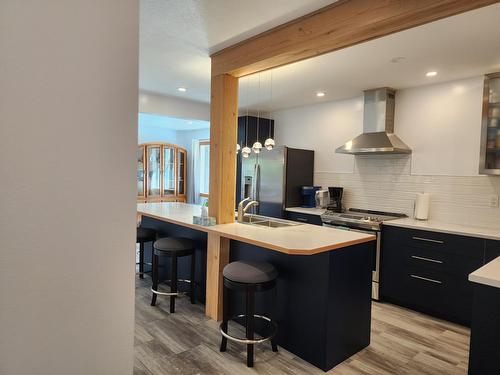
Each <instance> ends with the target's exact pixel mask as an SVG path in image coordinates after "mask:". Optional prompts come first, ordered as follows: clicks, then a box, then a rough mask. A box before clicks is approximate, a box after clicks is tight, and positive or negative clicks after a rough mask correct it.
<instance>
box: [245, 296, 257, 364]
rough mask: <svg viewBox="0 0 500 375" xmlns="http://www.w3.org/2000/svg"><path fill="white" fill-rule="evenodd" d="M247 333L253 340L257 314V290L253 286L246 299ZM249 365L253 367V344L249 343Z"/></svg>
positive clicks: (248, 337)
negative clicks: (255, 315)
mask: <svg viewBox="0 0 500 375" xmlns="http://www.w3.org/2000/svg"><path fill="white" fill-rule="evenodd" d="M246 302H247V303H246V305H247V306H246V307H247V308H246V334H247V339H249V340H253V338H254V330H255V327H254V320H255V318H254V314H255V292H254V290H253V288H248V289H247V301H246ZM247 366H248V367H253V344H247Z"/></svg>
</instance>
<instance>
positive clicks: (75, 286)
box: [0, 0, 138, 375]
mask: <svg viewBox="0 0 500 375" xmlns="http://www.w3.org/2000/svg"><path fill="white" fill-rule="evenodd" d="M0 51H2V52H1V58H0V60H1V62H0V174H1V181H2V184H1V186H2V187H1V193H0V207H1V209H0V301H1V302H0V304H1V307H0V332H1V333H0V373H1V374H6V375H14V374H15V375H23V374H27V375H28V374H29V375H32V374H37V375H44V374H47V375H49V374H50V375H57V374H64V375H66V374H72V375H78V374H86V375H87V374H92V375H100V374H102V375H110V374H117V375H118V374H119V375H123V374H132V368H133V329H134V258H135V257H134V248H135V244H134V243H135V211H136V204H135V202H136V201H135V194H136V191H135V189H136V186H135V183H134V179H135V168H136V167H135V150H136V147H137V103H138V94H137V93H138V87H137V81H138V77H137V75H138V74H137V61H138V3H137V0H101V1H88V0H73V1H70V2H65V1H43V2H42V1H18V0H5V1H1V2H0Z"/></svg>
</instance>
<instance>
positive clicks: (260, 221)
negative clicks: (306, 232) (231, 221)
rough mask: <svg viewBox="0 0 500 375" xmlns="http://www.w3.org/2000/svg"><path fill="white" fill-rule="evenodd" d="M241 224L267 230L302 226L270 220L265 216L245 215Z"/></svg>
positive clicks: (290, 222) (286, 221) (284, 221)
mask: <svg viewBox="0 0 500 375" xmlns="http://www.w3.org/2000/svg"><path fill="white" fill-rule="evenodd" d="M242 223H243V224H250V225H259V226H261V227H268V228H284V227H294V226H297V225H302V224H301V223H294V222H293V221H288V220H282V219H275V218H270V217H267V216H260V215H251V214H245V215H244V216H243V222H242Z"/></svg>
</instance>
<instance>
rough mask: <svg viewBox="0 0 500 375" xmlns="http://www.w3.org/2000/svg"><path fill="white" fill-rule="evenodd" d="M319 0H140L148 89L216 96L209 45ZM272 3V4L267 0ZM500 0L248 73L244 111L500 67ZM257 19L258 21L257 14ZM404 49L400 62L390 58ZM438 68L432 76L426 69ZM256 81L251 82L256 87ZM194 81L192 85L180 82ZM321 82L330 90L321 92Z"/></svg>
mask: <svg viewBox="0 0 500 375" xmlns="http://www.w3.org/2000/svg"><path fill="white" fill-rule="evenodd" d="M331 2H332V1H319V0H318V1H317V0H274V1H273V2H272V6H271V7H269V5H268V4H269V3H271V2H270V1H264V0H253V1H251V2H249V1H242V0H232V1H230V0H228V1H225V0H198V1H196V0H141V36H140V41H141V45H140V48H141V53H140V88H141V89H143V90H148V91H153V92H159V93H163V94H169V95H175V96H178V97H184V98H186V99H191V100H197V101H203V102H208V101H209V92H210V59H209V57H208V55H209V51H214V50H218V49H220V48H223V47H225V46H228V45H231V44H233V43H235V42H237V41H240V40H244V39H246V38H247V37H249V36H251V35H255V34H257V33H259V32H262V31H264V30H266V29H268V28H271V27H273V26H276V25H278V24H281V23H283V22H286V21H288V20H290V19H293V18H296V17H298V16H300V15H302V14H306V13H309V12H311V11H313V10H315V9H318V8H321V7H322V6H324V5H327V4H328V3H331ZM268 7H269V8H268ZM499 19H500V4H495V5H491V6H488V7H485V8H481V9H478V10H475V11H471V12H467V13H464V14H460V15H457V16H454V17H450V18H446V19H444V20H440V21H436V22H433V23H430V24H426V25H423V26H420V27H417V28H413V29H410V30H406V31H403V32H400V33H397V34H393V35H389V36H387V37H384V38H380V39H376V40H373V41H370V42H367V43H363V44H359V45H356V46H353V47H350V48H346V49H343V50H340V51H336V52H333V53H329V54H326V55H323V56H319V57H316V58H312V59H309V60H305V61H301V62H298V63H295V64H290V65H287V66H283V67H280V68H277V69H274V70H273V72H272V75H273V85H272V90H273V92H272V102H271V100H270V96H271V87H270V76H271V72H264V73H262V74H261V90H260V93H259V90H258V81H259V78H258V75H253V76H250V77H247V78H243V79H242V80H241V81H240V111H243V112H245V111H246V107H247V105H249V106H250V108H251V110H252V111H254V110H256V109H260V110H262V111H269V110H270V109H272V110H277V109H282V108H289V107H296V106H301V105H306V104H311V103H316V102H319V101H331V100H338V99H344V98H351V97H355V96H359V95H361V93H362V91H363V90H365V89H369V88H375V87H381V86H391V87H394V88H395V89H403V88H409V87H415V86H420V85H426V84H432V83H438V82H444V81H450V80H455V79H460V78H466V77H471V76H477V75H482V74H484V73H487V72H492V71H500V22H498V20H499ZM255 20H258V21H255ZM397 57H404V59H402V60H401V61H400V62H398V63H394V62H391V60H392V59H394V58H397ZM431 70H435V71H437V72H438V75H437V76H436V77H432V78H428V77H426V76H425V73H426V72H427V71H431ZM249 85H250V89H248V87H249ZM178 86H185V87H187V88H188V91H187V92H186V93H180V92H178V91H177V90H176V88H177V87H178ZM317 91H325V92H326V96H325V97H323V98H317V97H316V96H315V93H316V92H317Z"/></svg>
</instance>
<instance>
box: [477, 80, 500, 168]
mask: <svg viewBox="0 0 500 375" xmlns="http://www.w3.org/2000/svg"><path fill="white" fill-rule="evenodd" d="M479 173H481V174H491V175H500V73H492V74H487V75H486V76H484V95H483V121H482V131H481V154H480V158H479Z"/></svg>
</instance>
